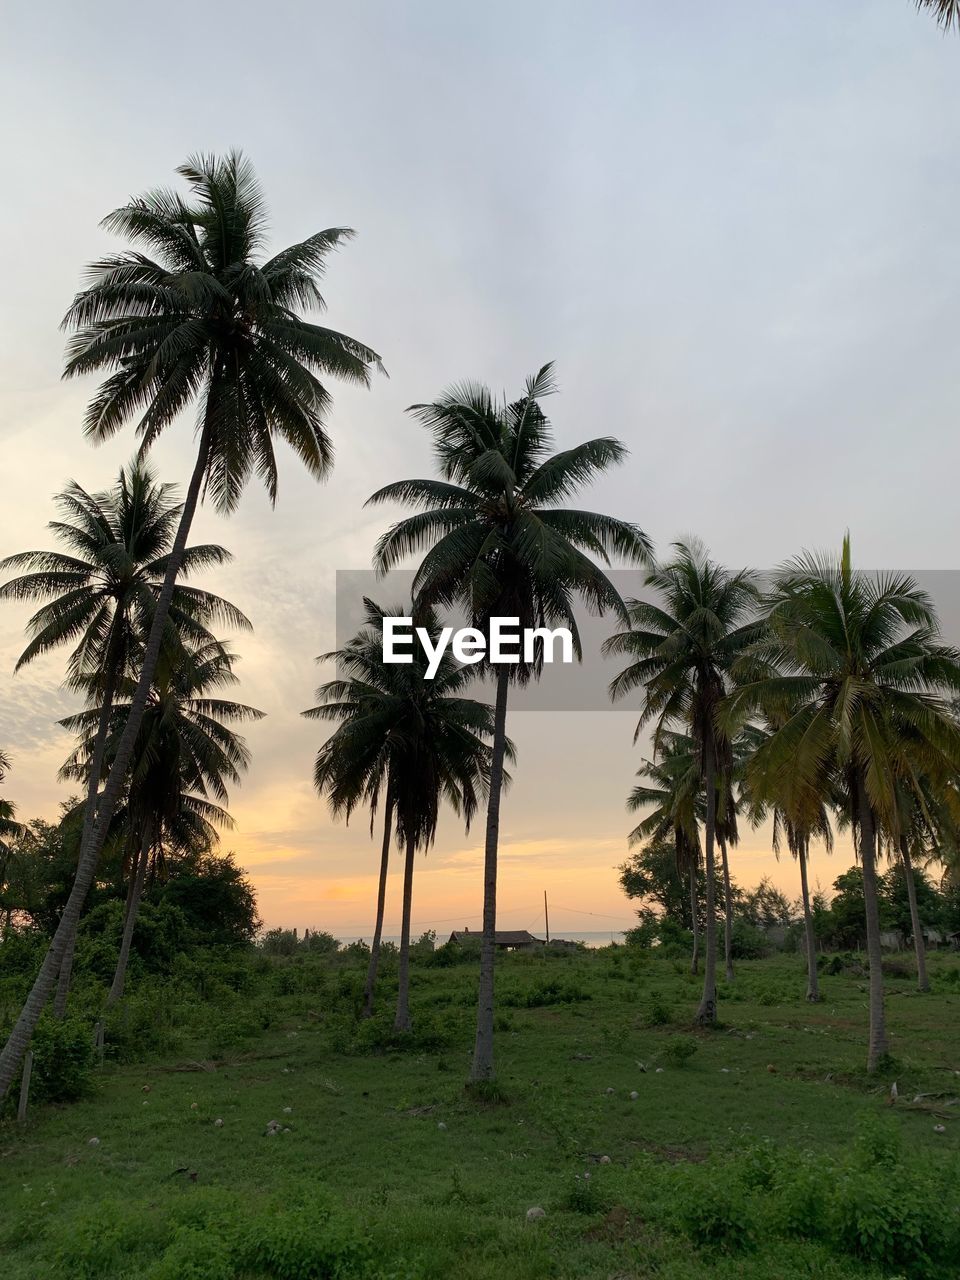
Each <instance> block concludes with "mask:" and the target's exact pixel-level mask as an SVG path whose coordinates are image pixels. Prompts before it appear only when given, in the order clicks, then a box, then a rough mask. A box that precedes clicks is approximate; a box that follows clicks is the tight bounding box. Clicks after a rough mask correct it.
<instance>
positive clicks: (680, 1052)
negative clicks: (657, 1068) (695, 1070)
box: [663, 1036, 700, 1067]
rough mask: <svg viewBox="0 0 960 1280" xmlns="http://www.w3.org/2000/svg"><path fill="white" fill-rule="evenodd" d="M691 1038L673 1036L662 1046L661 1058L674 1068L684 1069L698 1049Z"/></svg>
mask: <svg viewBox="0 0 960 1280" xmlns="http://www.w3.org/2000/svg"><path fill="white" fill-rule="evenodd" d="M699 1047H700V1046H699V1045H698V1044H697V1042H696V1040H694V1038H693V1036H674V1037H673V1038H672V1039H670V1040H668V1041H667V1042H666V1044H665V1045H664V1046H663V1056H664V1057H665V1058H666V1060H667V1062H669V1063H670V1065H671V1066H674V1067H685V1066H686V1065H687V1063H688V1062H689V1061H690V1059H691V1058H692V1057H693V1055H694V1054H695V1053H696V1052H697V1050H698V1049H699Z"/></svg>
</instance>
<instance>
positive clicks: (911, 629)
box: [725, 537, 960, 1071]
mask: <svg viewBox="0 0 960 1280" xmlns="http://www.w3.org/2000/svg"><path fill="white" fill-rule="evenodd" d="M769 603H770V609H769V614H768V617H767V619H766V627H767V631H768V635H767V637H766V638H765V639H764V640H762V641H760V642H758V653H759V657H760V660H761V661H766V662H767V663H768V664H769V670H768V671H766V672H764V671H762V670H761V671H758V672H757V674H756V676H755V678H753V679H750V680H748V681H746V682H745V683H744V684H743V685H742V686H740V687H739V688H738V689H737V690H736V691H735V692H734V693H733V695H732V697H731V699H730V703H729V706H728V708H727V712H726V715H725V720H726V723H727V724H728V725H730V724H735V723H737V722H738V721H742V720H744V719H746V718H747V717H749V716H750V715H753V714H756V713H757V712H765V713H766V714H767V715H768V716H769V717H770V719H771V720H772V722H773V723H774V724H775V725H778V726H779V727H778V728H777V729H776V731H775V732H774V733H773V734H772V735H771V736H770V738H769V740H768V741H767V742H766V743H765V744H763V745H762V746H761V747H760V748H759V749H758V751H757V753H756V755H755V757H754V761H753V766H752V767H753V771H754V776H755V778H757V779H762V780H763V786H764V789H766V790H768V791H776V790H778V789H779V788H780V787H786V786H787V785H788V782H787V780H788V779H789V777H790V775H791V774H792V775H793V776H794V777H795V779H796V780H797V781H796V783H795V784H794V785H797V786H799V787H802V788H804V789H809V791H810V793H811V794H812V795H814V796H816V795H820V796H822V797H823V796H825V795H826V794H828V792H827V788H828V787H829V793H832V794H835V793H836V790H837V788H838V787H839V788H840V789H841V795H842V804H843V806H844V807H845V809H846V813H847V818H848V821H849V822H850V825H851V827H852V828H853V830H854V831H855V833H856V836H857V844H858V849H859V854H860V864H861V867H862V870H863V893H864V902H865V910H866V930H867V954H868V957H869V963H870V1037H869V1046H868V1052H867V1067H868V1070H870V1071H873V1070H875V1069H876V1067H877V1065H878V1063H879V1062H880V1060H881V1058H882V1057H883V1055H884V1054H885V1053H886V1052H887V1050H888V1040H887V1034H886V1026H885V1019H884V999H883V973H882V953H881V947H880V917H879V908H878V899H877V872H876V859H877V838H878V832H879V831H880V830H882V829H887V830H898V829H899V824H900V820H899V814H898V807H897V787H898V782H899V781H900V780H902V779H909V778H910V777H912V776H913V775H915V774H916V773H917V771H918V770H919V771H922V770H923V769H929V770H932V771H934V772H943V773H947V774H950V775H951V776H953V777H956V775H957V771H958V769H960V727H958V725H957V723H956V722H955V720H954V719H953V717H952V715H951V708H950V703H949V701H948V698H947V696H945V695H949V694H954V693H955V691H956V690H957V689H960V653H958V652H957V651H956V650H955V649H952V648H950V647H948V646H946V645H944V644H942V643H941V641H940V637H939V634H938V630H937V619H936V613H935V610H934V606H933V603H932V601H931V600H930V598H929V596H928V595H927V594H926V593H925V592H924V591H922V590H921V589H920V588H919V587H918V585H917V584H916V582H915V581H914V580H913V579H912V578H910V577H909V576H907V575H905V574H886V575H877V576H873V577H868V576H867V575H865V574H858V573H855V572H854V570H853V568H852V563H851V556H850V540H849V537H847V538H845V539H844V543H843V550H842V552H841V555H840V557H839V559H837V560H832V559H830V558H828V557H823V556H814V555H804V556H801V557H799V558H798V559H796V560H794V561H791V562H790V563H789V564H788V565H787V566H786V567H785V568H784V570H783V571H782V572H781V573H780V574H779V575H778V577H777V580H776V582H775V584H774V589H773V592H772V595H771V598H770V602H769Z"/></svg>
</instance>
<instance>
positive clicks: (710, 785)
mask: <svg viewBox="0 0 960 1280" xmlns="http://www.w3.org/2000/svg"><path fill="white" fill-rule="evenodd" d="M704 755H705V760H704V777H703V782H704V786H705V788H706V795H707V820H706V823H705V824H704V836H705V839H704V846H705V848H704V866H705V872H706V874H705V877H704V879H705V882H706V890H707V894H706V897H707V928H706V935H707V936H706V947H705V952H706V954H705V955H704V959H703V995H702V996H701V997H700V1006H699V1008H698V1009H697V1022H698V1023H699V1024H700V1025H701V1026H713V1024H714V1023H715V1022H716V1020H717V890H716V879H717V877H716V874H715V868H714V859H713V840H714V834H715V831H716V825H717V765H716V757H715V755H714V751H713V743H712V742H707V744H706V750H705V752H704Z"/></svg>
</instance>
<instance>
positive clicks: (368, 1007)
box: [363, 783, 393, 1018]
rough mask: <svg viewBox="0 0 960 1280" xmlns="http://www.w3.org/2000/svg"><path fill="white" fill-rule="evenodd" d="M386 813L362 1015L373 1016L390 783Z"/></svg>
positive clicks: (386, 863) (390, 811)
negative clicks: (374, 919)
mask: <svg viewBox="0 0 960 1280" xmlns="http://www.w3.org/2000/svg"><path fill="white" fill-rule="evenodd" d="M385 808H386V813H385V814H384V818H383V849H382V850H381V853H380V884H379V885H378V887H377V923H376V924H375V925H374V928H373V943H372V945H371V947H370V963H369V965H368V966H367V985H366V987H365V989H364V993H363V1016H364V1017H365V1018H370V1017H372V1016H373V989H374V987H375V986H376V982H377V968H378V966H379V964H380V939H381V938H382V936H383V912H384V908H385V906H386V903H387V869H388V867H389V864H390V836H391V835H392V824H393V798H392V796H391V794H390V784H389V783H388V784H387V798H386V804H385Z"/></svg>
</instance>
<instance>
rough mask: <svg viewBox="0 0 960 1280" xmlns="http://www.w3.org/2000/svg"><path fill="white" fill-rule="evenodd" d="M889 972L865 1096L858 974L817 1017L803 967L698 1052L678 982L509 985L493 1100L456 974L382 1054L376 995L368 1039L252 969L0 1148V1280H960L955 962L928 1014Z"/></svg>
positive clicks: (14, 1128)
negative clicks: (474, 1085) (323, 1279)
mask: <svg viewBox="0 0 960 1280" xmlns="http://www.w3.org/2000/svg"><path fill="white" fill-rule="evenodd" d="M834 967H836V966H834ZM892 968H893V969H894V970H900V971H901V973H902V976H898V975H897V973H894V974H893V975H892V976H891V978H890V981H889V1002H888V1009H889V1020H890V1029H891V1033H892V1036H893V1041H894V1057H893V1059H892V1060H891V1062H890V1064H889V1066H888V1068H887V1069H886V1071H885V1073H884V1074H883V1075H882V1077H881V1078H879V1079H878V1078H869V1077H867V1076H866V1075H865V1074H864V1072H863V1069H862V1064H863V1060H864V1052H865V1051H864V1045H865V1035H866V993H865V989H864V988H865V979H864V977H863V975H862V974H859V973H857V972H856V966H855V965H854V966H852V967H848V968H846V969H844V970H843V971H842V972H839V973H834V974H831V973H829V972H827V973H825V974H824V977H823V989H824V996H825V998H824V1001H823V1003H822V1004H821V1005H818V1006H813V1007H811V1006H809V1005H808V1004H806V1002H805V1001H804V1000H803V999H802V995H803V976H802V972H801V962H800V960H799V958H798V957H796V956H793V957H789V956H787V957H778V958H775V959H770V960H764V961H755V962H750V963H743V964H741V965H740V966H739V968H738V975H737V979H736V982H735V984H734V985H733V986H732V987H726V986H724V987H723V988H722V1001H721V1019H722V1026H721V1027H720V1029H718V1030H716V1031H712V1032H706V1033H702V1034H694V1033H693V1032H692V1031H691V1030H690V1020H691V1017H692V1013H693V1010H694V1008H695V1006H696V999H697V994H698V984H697V982H696V980H695V979H693V978H692V977H690V976H689V975H687V974H686V973H685V972H684V964H683V962H682V961H679V960H677V961H672V960H669V959H667V958H665V957H660V956H657V955H656V954H652V953H649V952H633V951H632V950H630V949H625V948H610V949H605V950H603V951H598V952H593V953H587V954H581V955H575V956H569V957H564V956H549V957H542V956H530V957H528V956H515V957H510V958H507V959H506V960H505V961H504V962H503V963H502V965H501V966H500V970H499V978H498V986H499V994H500V998H501V1010H502V1012H501V1014H500V1015H499V1019H498V1056H499V1072H500V1085H501V1086H502V1092H503V1097H502V1098H498V1097H491V1098H486V1099H484V1098H475V1097H472V1096H469V1095H468V1094H467V1093H466V1092H465V1090H464V1080H465V1077H466V1073H467V1068H468V1064H469V1057H470V1049H471V1042H472V1037H471V1033H472V1023H473V1001H474V996H475V985H476V971H475V968H474V966H473V965H470V964H468V965H458V966H456V967H450V968H441V967H433V966H432V965H430V964H428V963H426V962H424V961H423V959H422V958H421V959H419V960H418V961H417V963H416V965H415V969H414V974H413V983H414V986H413V1002H414V1015H415V1020H416V1023H417V1027H418V1030H417V1031H416V1032H415V1042H414V1043H412V1044H405V1045H402V1046H400V1047H393V1046H392V1039H393V1038H392V1036H391V1035H390V1032H389V1023H390V1019H389V1017H388V1016H387V1006H388V1004H389V996H390V986H391V982H390V975H389V973H388V974H387V977H386V981H385V983H384V991H383V993H382V996H381V1005H382V1006H383V1007H384V1015H383V1016H382V1018H378V1019H376V1020H375V1021H374V1022H373V1023H372V1024H369V1023H368V1024H361V1023H358V1022H357V1020H356V1017H355V1008H356V1003H357V994H358V992H359V984H360V982H361V979H362V969H361V965H360V963H359V961H357V962H352V961H351V960H350V959H349V958H342V957H337V958H332V959H327V960H320V959H312V958H308V959H307V960H305V961H298V960H297V959H290V960H273V961H269V962H268V961H267V960H265V959H258V960H256V961H250V962H246V971H243V967H242V966H238V973H239V976H237V973H234V975H233V977H232V978H231V977H230V975H229V974H227V975H226V978H224V976H223V975H221V976H220V977H219V978H217V979H216V980H214V979H210V980H209V981H208V982H207V984H206V985H207V990H206V991H205V992H204V993H203V996H202V997H201V996H199V995H195V996H194V998H193V999H192V1000H190V1001H188V1000H186V999H184V998H182V994H183V993H182V992H181V997H180V998H178V999H174V997H173V996H172V995H169V996H167V995H163V993H162V992H161V991H159V990H158V989H151V987H150V985H149V984H147V983H143V984H141V985H140V987H138V988H135V990H134V993H133V995H132V996H131V998H130V1000H129V1002H128V1004H127V1008H126V1010H125V1013H124V1014H123V1015H122V1021H120V1022H118V1023H117V1024H116V1025H115V1026H114V1027H113V1028H111V1030H110V1038H111V1040H112V1041H114V1042H119V1043H122V1045H123V1056H124V1057H125V1058H126V1059H127V1060H126V1061H121V1062H115V1061H111V1060H109V1059H108V1061H107V1062H106V1064H105V1066H104V1067H103V1069H102V1070H100V1071H97V1072H96V1073H95V1079H94V1085H93V1091H92V1093H91V1094H90V1095H89V1096H87V1097H85V1098H83V1099H81V1100H80V1101H78V1102H75V1103H71V1104H66V1105H53V1104H46V1105H43V1104H40V1105H37V1106H35V1107H33V1108H32V1110H31V1113H30V1116H29V1120H28V1123H27V1124H26V1125H25V1126H18V1125H17V1124H16V1123H15V1122H14V1121H12V1120H11V1121H6V1122H4V1124H3V1127H2V1129H0V1154H2V1162H0V1206H2V1208H0V1215H2V1226H0V1247H2V1250H3V1260H2V1265H0V1272H2V1274H3V1276H4V1277H5V1280H21V1278H23V1280H27V1278H29V1280H40V1278H41V1277H60V1276H63V1277H71V1278H75V1277H81V1278H82V1277H97V1278H99V1277H104V1278H105V1280H106V1278H114V1277H115V1278H118V1280H119V1277H138V1278H139V1277H147V1278H149V1280H162V1278H165V1280H190V1278H198V1280H227V1278H229V1277H237V1278H240V1277H248V1276H249V1277H254V1276H274V1277H283V1278H286V1277H289V1278H291V1280H294V1278H296V1280H306V1278H307V1277H313V1276H357V1277H369V1278H373V1277H379V1278H381V1280H387V1278H388V1277H395V1278H396V1280H400V1278H401V1277H402V1278H409V1280H419V1278H422V1280H433V1278H436V1280H440V1278H441V1277H443V1278H454V1277H455V1278H457V1280H481V1278H482V1280H513V1278H514V1277H516V1278H517V1280H540V1278H546V1277H551V1278H556V1280H561V1278H567V1277H569V1278H571V1280H572V1278H573V1277H577V1278H581V1277H583V1278H592V1277H596V1278H597V1280H600V1278H601V1277H602V1278H604V1280H607V1278H610V1277H617V1278H619V1280H626V1278H627V1277H647V1276H650V1277H653V1276H656V1277H662V1278H663V1280H681V1278H684V1280H686V1278H687V1277H695V1276H701V1275H711V1276H717V1277H734V1276H736V1277H740V1278H742V1280H760V1278H761V1277H762V1278H764V1280H767V1278H769V1280H792V1278H793V1277H823V1278H824V1280H827V1278H829V1280H844V1278H846V1277H851V1278H852V1277H878V1278H879V1277H892V1276H899V1275H903V1276H909V1277H913V1276H918V1277H924V1276H931V1277H941V1276H942V1277H948V1276H956V1275H960V1253H958V1254H957V1255H956V1256H955V1257H954V1258H953V1261H951V1253H952V1250H953V1247H954V1244H960V1227H958V1205H957V1200H958V1194H960V1155H958V1153H960V1106H955V1105H951V1104H952V1101H953V1100H954V1099H955V1098H956V1096H957V1095H958V1094H960V1027H958V1021H957V1009H958V1003H960V1000H958V993H960V959H958V957H956V956H955V955H954V956H943V957H934V958H933V964H932V968H933V975H932V977H933V985H934V990H933V991H932V993H930V994H929V995H926V996H920V995H917V994H915V992H914V990H913V984H912V982H911V979H910V977H909V969H908V962H907V960H906V959H905V958H904V959H902V960H900V961H896V962H893V965H892ZM231 983H232V985H231ZM236 987H239V988H240V990H236V989H235V988H236ZM137 1056H142V1057H143V1059H144V1060H142V1061H132V1060H130V1059H132V1058H135V1057H137ZM894 1081H896V1084H897V1094H898V1098H897V1100H896V1102H895V1103H893V1104H891V1101H890V1092H891V1085H892V1083H893V1082H894ZM633 1093H635V1094H636V1095H637V1096H636V1097H635V1098H632V1097H631V1094H633ZM918 1095H922V1096H920V1097H919V1099H918ZM915 1099H918V1100H916V1101H915ZM219 1121H222V1124H220V1123H218V1122H219ZM271 1121H275V1122H277V1124H278V1125H279V1126H280V1131H279V1132H277V1133H274V1134H268V1133H267V1132H266V1130H267V1127H268V1125H269V1123H270V1122H271ZM937 1126H940V1127H941V1128H942V1129H943V1130H944V1131H943V1132H938V1131H937ZM93 1139H97V1140H98V1141H96V1142H94V1141H93ZM608 1161H609V1163H608ZM534 1207H538V1208H542V1209H543V1210H544V1216H543V1217H538V1218H537V1219H536V1220H535V1221H529V1222H528V1220H527V1211H528V1210H529V1209H531V1208H534Z"/></svg>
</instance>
